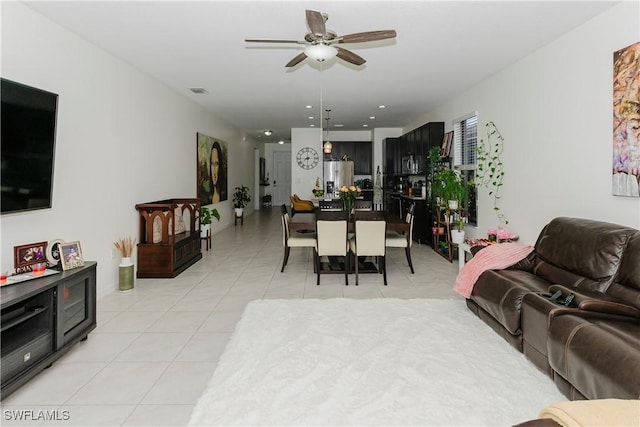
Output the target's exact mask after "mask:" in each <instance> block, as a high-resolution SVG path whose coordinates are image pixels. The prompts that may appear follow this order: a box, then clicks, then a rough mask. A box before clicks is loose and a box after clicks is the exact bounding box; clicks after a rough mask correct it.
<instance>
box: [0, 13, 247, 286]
mask: <svg viewBox="0 0 640 427" xmlns="http://www.w3.org/2000/svg"><path fill="white" fill-rule="evenodd" d="M1 6H2V77H5V78H7V79H10V80H14V81H17V82H20V83H24V84H27V85H30V86H35V87H37V88H41V89H45V90H48V91H51V92H54V93H57V94H58V95H59V103H58V123H57V139H56V159H55V171H54V173H55V174H54V185H53V208H52V209H46V210H40V211H34V212H29V213H20V214H12V215H3V216H2V217H1V218H0V221H1V223H0V230H1V232H2V244H1V248H0V249H1V250H2V253H1V258H0V262H1V265H2V269H3V270H4V269H7V270H11V269H12V268H13V253H12V252H13V247H14V246H16V245H21V244H26V243H32V242H39V241H48V240H51V239H54V238H62V239H65V240H68V241H73V240H79V241H80V242H81V245H82V250H83V255H84V258H85V259H86V260H93V261H97V262H98V295H99V296H102V295H105V294H107V293H110V292H111V291H113V290H115V289H116V288H117V282H118V278H117V272H118V269H117V265H118V263H119V257H116V258H112V247H113V245H112V243H113V241H115V240H116V239H117V238H119V237H124V236H136V237H137V236H138V215H137V212H136V210H135V207H134V206H135V204H136V203H142V202H150V201H154V200H160V199H164V198H171V197H195V196H196V169H195V165H196V157H195V156H196V154H195V153H196V151H195V149H196V133H197V132H203V133H206V134H207V135H211V136H214V137H216V138H219V139H221V140H224V141H226V142H227V143H228V144H229V179H228V182H229V183H228V185H229V200H228V201H227V202H223V203H220V204H217V205H215V207H216V208H217V209H218V210H219V211H220V213H221V215H222V219H221V221H220V222H219V223H218V222H215V223H214V224H213V230H214V233H215V231H216V230H219V229H220V228H223V227H226V226H228V225H229V224H230V223H231V222H232V217H233V213H232V212H233V210H232V206H231V195H232V193H233V189H234V187H235V186H236V185H240V184H245V185H248V186H250V187H253V180H254V178H253V150H254V147H255V146H256V144H255V143H254V142H251V141H243V137H244V135H243V134H242V133H241V132H240V131H239V130H238V129H236V128H234V127H233V126H232V125H230V124H229V123H226V122H224V121H222V120H220V119H218V118H216V117H214V116H212V115H211V114H209V113H207V112H206V111H205V110H204V109H203V108H202V107H200V106H198V105H197V104H194V103H193V102H191V101H190V100H188V99H187V98H186V97H185V96H183V95H181V94H178V93H176V92H174V91H172V90H170V89H169V88H167V87H166V86H164V85H163V84H161V83H159V82H158V81H156V80H153V79H151V78H149V77H148V76H147V75H144V74H142V73H140V72H138V71H137V70H135V69H134V68H132V67H131V66H129V65H128V64H126V63H124V62H122V61H120V60H118V59H116V58H114V57H113V56H111V55H110V54H108V53H106V52H104V51H103V50H101V49H99V48H97V47H96V46H94V45H92V44H90V43H88V42H86V41H84V40H83V39H81V38H79V37H77V36H76V35H74V34H72V33H70V32H68V31H67V30H65V29H63V28H61V27H60V26H58V25H57V24H55V23H53V22H51V21H49V20H48V19H46V18H43V17H42V16H41V15H39V14H37V13H35V12H33V11H32V10H31V9H30V8H28V7H27V6H25V5H24V4H20V3H14V2H2V5H1ZM249 213H250V212H249ZM214 241H215V239H214ZM134 256H135V254H134Z"/></svg>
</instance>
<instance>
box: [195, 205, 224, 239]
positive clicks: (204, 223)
mask: <svg viewBox="0 0 640 427" xmlns="http://www.w3.org/2000/svg"><path fill="white" fill-rule="evenodd" d="M212 216H213V217H215V218H216V219H217V220H218V221H220V213H219V212H218V210H217V209H216V208H211V209H209V208H208V207H206V206H202V207H201V208H200V237H207V232H208V231H209V230H211V217H212Z"/></svg>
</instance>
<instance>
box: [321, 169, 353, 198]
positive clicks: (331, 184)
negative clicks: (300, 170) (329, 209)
mask: <svg viewBox="0 0 640 427" xmlns="http://www.w3.org/2000/svg"><path fill="white" fill-rule="evenodd" d="M353 170H354V169H353V162H352V161H350V160H346V161H345V160H340V161H327V162H324V182H325V197H332V198H334V197H338V191H339V190H340V187H342V186H343V185H346V186H350V185H353V182H354V181H353V179H354V177H353Z"/></svg>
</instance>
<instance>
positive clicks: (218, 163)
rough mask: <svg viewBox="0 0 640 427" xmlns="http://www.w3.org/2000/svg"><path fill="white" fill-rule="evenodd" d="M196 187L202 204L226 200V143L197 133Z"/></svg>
mask: <svg viewBox="0 0 640 427" xmlns="http://www.w3.org/2000/svg"><path fill="white" fill-rule="evenodd" d="M196 155H197V165H196V166H197V167H196V174H197V188H198V198H199V199H200V203H201V205H202V206H205V205H210V204H213V203H219V202H223V201H225V200H227V198H228V196H227V194H228V193H227V176H228V174H227V165H228V162H227V143H226V142H224V141H221V140H219V139H217V138H213V137H211V136H207V135H205V134H203V133H198V134H197V147H196Z"/></svg>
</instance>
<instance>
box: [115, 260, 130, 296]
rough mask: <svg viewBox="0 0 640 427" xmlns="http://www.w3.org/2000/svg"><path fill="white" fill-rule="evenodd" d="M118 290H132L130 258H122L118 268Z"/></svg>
mask: <svg viewBox="0 0 640 427" xmlns="http://www.w3.org/2000/svg"><path fill="white" fill-rule="evenodd" d="M118 270H119V271H118V279H119V280H118V290H119V291H120V292H131V291H132V290H133V262H131V257H124V258H122V261H121V262H120V265H119V266H118Z"/></svg>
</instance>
